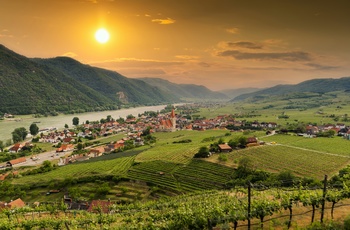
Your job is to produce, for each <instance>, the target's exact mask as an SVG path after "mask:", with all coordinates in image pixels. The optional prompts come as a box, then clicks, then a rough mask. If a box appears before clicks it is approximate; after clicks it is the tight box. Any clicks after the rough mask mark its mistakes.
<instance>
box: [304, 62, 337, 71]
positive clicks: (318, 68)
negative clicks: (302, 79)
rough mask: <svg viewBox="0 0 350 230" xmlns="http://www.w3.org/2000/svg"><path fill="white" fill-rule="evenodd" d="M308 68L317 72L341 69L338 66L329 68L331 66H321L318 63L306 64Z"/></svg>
mask: <svg viewBox="0 0 350 230" xmlns="http://www.w3.org/2000/svg"><path fill="white" fill-rule="evenodd" d="M305 65H306V66H309V67H312V68H314V69H317V70H331V69H337V68H339V67H338V66H329V65H321V64H317V63H311V62H309V63H306V64H305Z"/></svg>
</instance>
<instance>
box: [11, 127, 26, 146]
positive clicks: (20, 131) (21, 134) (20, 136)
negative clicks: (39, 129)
mask: <svg viewBox="0 0 350 230" xmlns="http://www.w3.org/2000/svg"><path fill="white" fill-rule="evenodd" d="M27 134H28V131H27V130H26V128H24V127H20V128H16V129H15V130H14V131H13V132H12V140H13V143H17V142H20V141H23V140H24V139H25V138H26V136H27Z"/></svg>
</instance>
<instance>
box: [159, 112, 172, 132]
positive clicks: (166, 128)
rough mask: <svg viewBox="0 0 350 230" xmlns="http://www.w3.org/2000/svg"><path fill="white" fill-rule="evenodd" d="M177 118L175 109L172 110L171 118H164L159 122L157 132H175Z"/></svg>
mask: <svg viewBox="0 0 350 230" xmlns="http://www.w3.org/2000/svg"><path fill="white" fill-rule="evenodd" d="M175 131H176V116H175V111H174V109H172V110H171V113H170V117H169V116H168V117H163V118H161V119H160V121H159V126H158V129H157V132H175Z"/></svg>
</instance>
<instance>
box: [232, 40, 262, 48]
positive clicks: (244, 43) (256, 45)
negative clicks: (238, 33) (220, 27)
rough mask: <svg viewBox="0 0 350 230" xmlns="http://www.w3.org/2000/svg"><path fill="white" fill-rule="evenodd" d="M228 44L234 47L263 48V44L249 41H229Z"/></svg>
mask: <svg viewBox="0 0 350 230" xmlns="http://www.w3.org/2000/svg"><path fill="white" fill-rule="evenodd" d="M226 45H227V46H228V47H232V48H246V49H262V48H263V45H262V44H259V43H255V42H249V41H238V42H227V43H226Z"/></svg>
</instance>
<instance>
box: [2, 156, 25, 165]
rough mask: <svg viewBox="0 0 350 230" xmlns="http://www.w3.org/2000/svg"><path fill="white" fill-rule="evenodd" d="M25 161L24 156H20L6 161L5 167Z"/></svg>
mask: <svg viewBox="0 0 350 230" xmlns="http://www.w3.org/2000/svg"><path fill="white" fill-rule="evenodd" d="M26 161H27V159H26V158H25V157H20V158H17V159H14V160H10V161H8V162H7V163H6V166H7V167H12V166H13V165H16V164H20V163H23V162H26Z"/></svg>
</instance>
